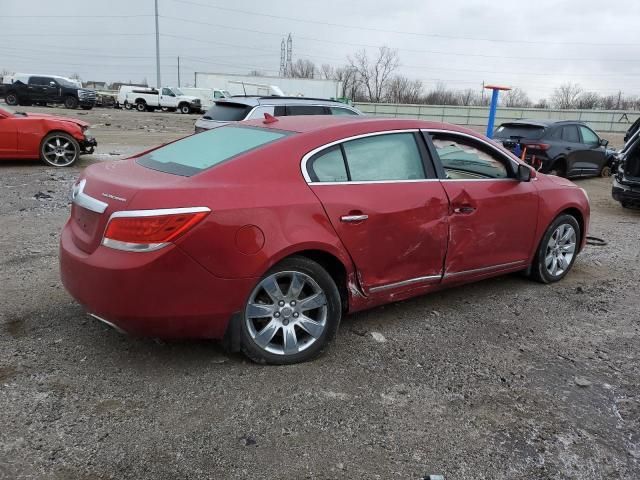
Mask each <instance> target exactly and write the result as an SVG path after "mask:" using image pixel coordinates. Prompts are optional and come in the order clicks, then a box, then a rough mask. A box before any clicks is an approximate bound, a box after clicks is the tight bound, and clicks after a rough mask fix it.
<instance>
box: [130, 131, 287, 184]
mask: <svg viewBox="0 0 640 480" xmlns="http://www.w3.org/2000/svg"><path fill="white" fill-rule="evenodd" d="M290 134H291V132H283V131H281V130H277V131H276V130H271V129H266V128H259V127H238V126H235V125H234V126H230V125H229V126H223V127H218V128H214V129H212V130H208V131H206V132H202V133H198V134H197V135H191V136H189V137H187V138H184V139H182V140H178V141H177V142H174V143H170V144H169V145H166V146H164V147H160V148H158V149H157V150H154V151H152V152H149V153H147V154H146V155H143V156H141V157H140V158H139V159H138V160H137V162H138V164H140V165H142V166H144V167H147V168H150V169H152V170H158V171H160V172H165V173H171V174H174V175H182V176H185V177H190V176H192V175H195V174H197V173H200V172H202V171H203V170H206V169H208V168H211V167H213V166H215V165H218V164H220V163H222V162H224V161H226V160H230V159H232V158H233V157H236V156H238V155H240V154H242V153H245V152H248V151H249V150H253V149H255V148H258V147H260V146H262V145H266V144H267V143H271V142H275V141H277V140H279V139H281V138H283V137H285V136H287V135H290Z"/></svg>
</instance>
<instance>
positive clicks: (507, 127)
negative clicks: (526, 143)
mask: <svg viewBox="0 0 640 480" xmlns="http://www.w3.org/2000/svg"><path fill="white" fill-rule="evenodd" d="M544 130H545V128H544V127H541V126H538V125H523V124H520V123H504V124H502V125H500V126H499V127H498V128H497V129H496V133H495V135H494V137H496V138H513V139H520V138H526V139H529V140H537V139H539V138H542V135H543V134H544Z"/></svg>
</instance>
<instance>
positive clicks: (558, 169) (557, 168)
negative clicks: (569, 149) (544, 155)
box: [549, 160, 567, 177]
mask: <svg viewBox="0 0 640 480" xmlns="http://www.w3.org/2000/svg"><path fill="white" fill-rule="evenodd" d="M549 175H555V176H556V177H566V176H567V167H566V165H565V163H564V161H563V160H558V161H556V162H555V163H554V164H553V167H551V170H549Z"/></svg>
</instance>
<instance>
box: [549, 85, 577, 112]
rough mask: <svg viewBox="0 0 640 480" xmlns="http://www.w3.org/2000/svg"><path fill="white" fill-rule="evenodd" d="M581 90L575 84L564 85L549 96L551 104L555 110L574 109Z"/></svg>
mask: <svg viewBox="0 0 640 480" xmlns="http://www.w3.org/2000/svg"><path fill="white" fill-rule="evenodd" d="M581 93H582V88H580V85H578V84H577V83H571V82H568V83H564V84H562V85H560V86H559V87H558V88H556V89H555V91H554V92H553V95H552V96H551V103H552V104H553V106H554V107H556V108H561V109H567V108H576V104H577V100H578V97H579V96H580V94H581Z"/></svg>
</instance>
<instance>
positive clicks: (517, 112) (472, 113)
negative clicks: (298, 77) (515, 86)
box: [354, 103, 640, 132]
mask: <svg viewBox="0 0 640 480" xmlns="http://www.w3.org/2000/svg"><path fill="white" fill-rule="evenodd" d="M354 106H355V107H356V108H358V109H359V110H361V111H362V112H364V113H367V114H369V115H379V116H385V117H398V118H419V119H420V120H433V121H436V122H446V123H454V124H456V125H468V126H470V127H485V128H486V126H487V118H488V116H489V108H488V107H453V106H444V105H396V104H391V103H355V104H354ZM638 117H640V111H627V112H625V111H620V110H554V109H539V108H505V107H499V108H498V112H497V116H496V126H498V125H500V123H503V122H506V121H509V120H515V119H519V118H532V119H553V120H579V121H582V122H585V123H587V124H588V125H589V126H590V127H591V128H593V129H594V130H596V131H598V132H625V131H626V130H627V128H629V126H630V125H631V124H632V123H633V122H634V121H635V120H636V119H637V118H638Z"/></svg>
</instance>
